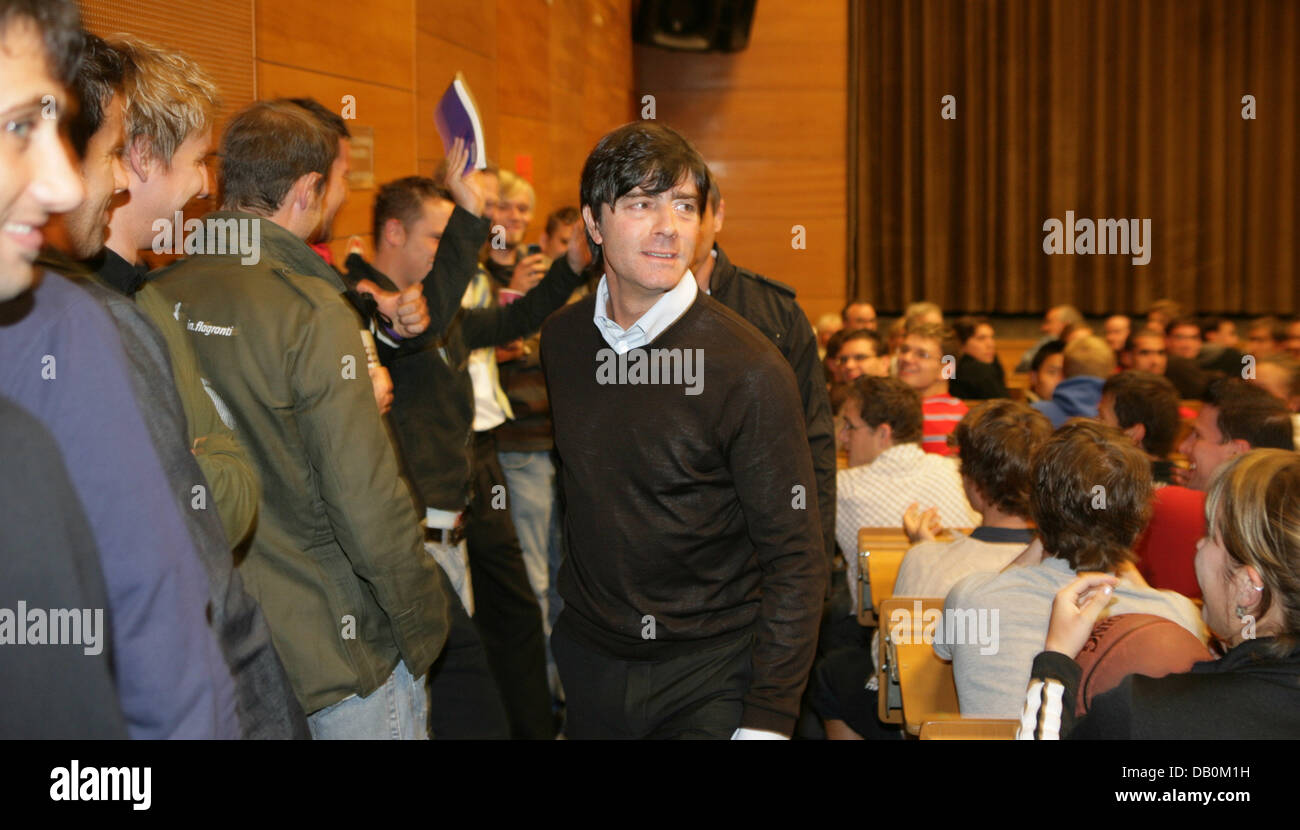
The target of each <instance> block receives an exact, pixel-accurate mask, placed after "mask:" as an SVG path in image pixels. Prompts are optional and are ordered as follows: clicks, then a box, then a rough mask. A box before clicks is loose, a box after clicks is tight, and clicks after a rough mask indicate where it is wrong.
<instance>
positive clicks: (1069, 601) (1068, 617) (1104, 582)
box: [1043, 573, 1119, 659]
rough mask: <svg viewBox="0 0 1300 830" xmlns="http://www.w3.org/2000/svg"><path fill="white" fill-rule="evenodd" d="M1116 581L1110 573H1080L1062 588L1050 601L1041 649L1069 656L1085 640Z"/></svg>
mask: <svg viewBox="0 0 1300 830" xmlns="http://www.w3.org/2000/svg"><path fill="white" fill-rule="evenodd" d="M1118 584H1119V580H1118V579H1116V578H1115V577H1113V576H1111V575H1110V574H1102V573H1084V574H1079V578H1078V579H1076V580H1074V581H1073V582H1071V583H1070V584H1069V585H1066V586H1065V587H1064V588H1062V589H1061V590H1060V591H1059V592H1058V593H1057V594H1056V600H1055V601H1053V602H1052V621H1051V623H1050V624H1049V625H1048V629H1047V642H1046V644H1045V645H1044V646H1043V649H1044V650H1045V651H1056V652H1060V653H1061V654H1064V655H1065V656H1066V657H1069V658H1071V659H1073V658H1074V657H1075V655H1077V654H1078V653H1079V649H1081V648H1083V646H1084V644H1086V643H1087V642H1088V636H1089V635H1090V634H1092V629H1093V626H1095V625H1096V624H1097V618H1098V617H1100V616H1101V612H1102V611H1104V610H1105V608H1106V606H1107V605H1108V604H1110V601H1111V599H1112V597H1111V592H1112V591H1114V589H1115V586H1116V585H1118Z"/></svg>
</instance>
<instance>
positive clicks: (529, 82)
mask: <svg viewBox="0 0 1300 830" xmlns="http://www.w3.org/2000/svg"><path fill="white" fill-rule="evenodd" d="M416 20H417V25H418V27H419V32H418V34H417V37H416V69H415V79H416V80H415V94H416V107H417V116H416V130H417V133H418V139H417V141H418V153H419V170H420V172H421V173H424V174H428V173H430V172H431V171H432V170H433V168H434V166H435V165H436V164H437V162H438V160H439V159H440V158H441V156H442V142H441V140H440V139H439V137H438V134H437V131H436V130H435V129H434V126H433V117H432V113H433V108H434V106H435V105H436V104H437V102H438V100H439V98H441V97H442V94H443V92H444V91H445V90H446V88H447V84H448V83H450V81H451V78H452V77H453V75H454V74H455V73H456V72H457V71H460V72H462V73H464V75H465V78H466V80H467V81H468V83H469V86H470V89H471V90H472V92H473V93H474V98H475V100H476V101H477V102H478V104H479V107H480V109H481V110H482V112H483V121H484V123H483V131H484V140H485V141H486V142H487V145H488V157H489V158H490V159H491V160H492V161H494V162H496V163H497V164H498V165H499V166H500V167H502V168H503V169H507V170H515V169H516V160H517V158H518V157H520V156H527V157H529V158H530V159H531V165H532V178H531V180H532V184H533V187H534V189H535V190H536V192H537V205H536V208H535V211H534V221H533V225H532V226H531V228H530V229H529V232H528V235H527V240H528V241H530V242H531V241H535V240H536V239H537V237H538V235H539V234H540V232H541V230H542V227H543V226H544V223H545V220H546V216H547V214H549V213H550V212H551V211H552V210H554V209H555V208H557V207H560V206H563V205H575V206H576V204H577V198H578V178H579V175H580V173H581V171H582V163H583V161H584V160H585V159H586V157H587V153H588V152H589V151H590V150H591V148H592V147H593V146H594V145H595V143H596V141H597V140H598V139H599V138H600V137H601V136H602V135H604V134H605V133H606V132H607V131H609V130H610V129H612V128H613V127H616V126H618V125H619V124H623V123H625V122H627V121H628V120H630V119H631V118H632V117H633V116H634V112H635V110H634V108H633V106H632V102H633V97H632V91H633V80H632V79H633V69H632V45H631V44H632V34H631V0H497V2H495V3H494V2H482V0H416Z"/></svg>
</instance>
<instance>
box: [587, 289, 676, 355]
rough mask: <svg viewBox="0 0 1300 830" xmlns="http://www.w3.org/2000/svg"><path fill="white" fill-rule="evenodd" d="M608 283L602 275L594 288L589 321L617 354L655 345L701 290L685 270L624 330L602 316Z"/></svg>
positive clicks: (607, 299)
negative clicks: (674, 284) (593, 311)
mask: <svg viewBox="0 0 1300 830" xmlns="http://www.w3.org/2000/svg"><path fill="white" fill-rule="evenodd" d="M607 280H608V277H606V276H604V275H602V276H601V278H600V285H599V286H597V287H596V311H595V314H594V315H593V317H592V322H593V323H595V324H596V328H597V329H599V330H600V334H601V336H602V337H604V338H605V342H606V343H608V344H609V345H610V347H611V348H613V349H614V351H616V352H618V353H619V354H626V353H627V352H628V351H630V350H632V349H636V348H640V347H641V346H645V345H648V344H650V343H652V342H654V340H655V339H656V338H657V337H659V335H661V334H663V332H664V330H665V329H667V328H668V327H669V326H671V325H672V324H673V323H675V322H677V318H679V317H681V316H682V315H683V314H685V313H686V310H687V309H688V308H690V307H691V303H694V302H695V296H696V295H697V294H698V293H699V291H700V288H699V286H698V285H696V283H695V275H694V274H692V273H691V271H690V269H689V268H688V269H686V273H685V274H683V275H682V278H681V280H680V281H679V282H678V283H677V285H676V286H674V287H673V289H672V290H671V291H667V292H665V293H664V295H663V296H662V297H660V298H659V299H658V300H657V301H656V302H655V304H654V305H652V306H650V310H649V311H647V312H646V313H645V314H642V315H641V318H640V319H639V320H637V321H636V322H635V323H633V324H632V325H631V327H629V328H627V329H624V328H623V327H622V326H620V325H619V324H618V323H615V322H614V321H613V319H611V318H610V317H609V316H607V315H606V313H605V310H606V309H607V308H608V307H609V283H608V282H607Z"/></svg>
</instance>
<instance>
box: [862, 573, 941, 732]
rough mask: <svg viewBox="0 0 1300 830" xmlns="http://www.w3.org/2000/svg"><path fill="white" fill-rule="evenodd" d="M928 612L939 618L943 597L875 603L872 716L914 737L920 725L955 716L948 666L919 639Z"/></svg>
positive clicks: (904, 598)
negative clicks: (876, 636)
mask: <svg viewBox="0 0 1300 830" xmlns="http://www.w3.org/2000/svg"><path fill="white" fill-rule="evenodd" d="M917 603H920V610H921V616H920V617H919V618H918V617H917V616H916V614H915V611H916V608H917ZM930 611H937V612H938V614H939V615H940V619H942V614H943V598H942V597H894V598H892V599H888V600H885V601H884V602H882V603H881V604H880V620H881V624H880V643H879V651H878V654H877V665H878V666H879V667H880V668H879V670H878V671H877V682H878V684H879V685H878V689H879V691H878V694H877V715H878V717H879V718H880V720H881V721H882V722H884V723H900V722H901V723H903V724H904V725H905V727H906V729H907V733H908V734H909V735H919V734H920V732H921V725H922V724H924V723H925V722H926V721H929V720H936V719H937V718H938V716H941V715H951V716H953V717H957V716H958V715H959V709H958V706H957V687H956V684H955V683H954V682H953V676H952V664H951V663H949V662H948V661H946V660H941V659H940V658H939V656H938V655H937V654H935V653H934V646H933V645H932V643H928V642H926V641H925V637H924V636H923V635H924V630H925V615H926V613H927V612H930Z"/></svg>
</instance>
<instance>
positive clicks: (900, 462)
mask: <svg viewBox="0 0 1300 830" xmlns="http://www.w3.org/2000/svg"><path fill="white" fill-rule="evenodd" d="M840 418H841V426H840V434H839V438H840V442H841V444H842V445H844V446H845V448H846V449H847V450H848V454H849V466H848V469H844V470H840V471H839V473H838V475H837V476H836V484H835V487H836V513H835V540H836V541H837V542H839V545H840V550H842V551H844V558H845V565H846V566H847V574H846V578H847V580H848V586H849V593H850V596H851V597H852V599H853V604H852V606H851V607H852V608H853V609H855V612H856V609H857V607H858V606H857V582H858V557H857V550H858V529H859V528H862V527H897V526H899V525H900V524H901V522H902V521H903V514H904V513H905V512H907V509H908V507H909V505H912V504H913V503H919V504H920V505H921V506H922V507H924V508H925V509H927V510H928V509H930V508H933V509H934V511H935V516H936V517H937V519H938V521H939V522H940V524H942V525H943V526H944V527H970V526H972V525H976V524H978V523H979V514H978V513H976V512H975V511H974V510H973V509H971V506H970V503H969V502H968V501H967V500H966V495H965V493H964V491H963V489H962V482H961V475H960V474H959V473H958V472H957V464H956V461H955V459H953V458H946V457H944V456H941V455H935V454H933V453H927V452H924V451H923V450H922V449H921V443H920V442H921V398H920V395H918V394H917V392H916V390H914V389H912V388H911V387H910V386H908V385H907V384H906V383H903V382H902V381H901V380H898V379H897V378H877V377H870V376H863V377H860V378H858V379H857V380H856V381H854V382H853V385H852V386H851V387H850V388H849V392H848V398H847V399H846V400H845V402H844V406H843V408H842V409H841V410H840Z"/></svg>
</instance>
